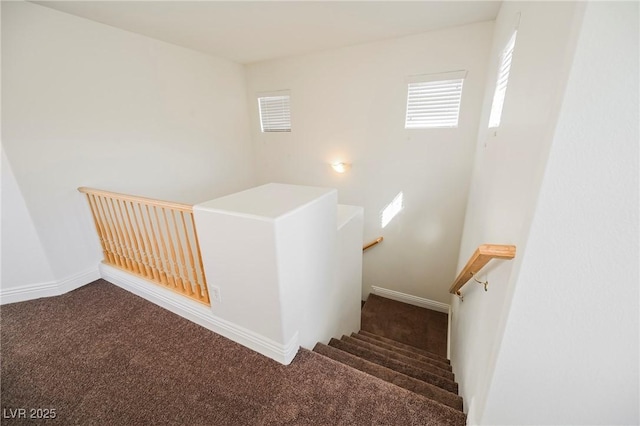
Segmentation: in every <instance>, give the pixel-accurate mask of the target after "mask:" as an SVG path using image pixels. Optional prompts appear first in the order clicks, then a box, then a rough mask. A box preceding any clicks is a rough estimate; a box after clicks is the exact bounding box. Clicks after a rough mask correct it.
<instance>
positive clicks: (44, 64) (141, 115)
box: [2, 2, 253, 286]
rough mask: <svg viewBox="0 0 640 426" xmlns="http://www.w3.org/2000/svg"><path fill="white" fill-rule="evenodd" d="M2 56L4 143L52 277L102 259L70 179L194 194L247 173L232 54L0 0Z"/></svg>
mask: <svg viewBox="0 0 640 426" xmlns="http://www.w3.org/2000/svg"><path fill="white" fill-rule="evenodd" d="M2 62H3V69H2V88H3V91H2V103H3V110H2V123H3V128H2V143H3V147H4V150H5V152H6V155H7V158H8V161H9V163H10V164H11V166H12V168H13V173H14V175H15V179H16V182H17V185H18V188H19V190H20V192H21V194H22V196H23V197H24V202H25V205H26V208H27V209H28V211H29V213H30V214H31V218H32V220H33V225H34V227H35V230H36V232H37V234H38V237H39V239H40V241H41V243H42V248H43V250H44V252H45V254H46V256H47V257H48V259H49V262H50V265H51V269H52V271H53V274H54V276H55V277H56V279H58V280H60V279H64V278H65V277H68V276H70V275H73V274H75V273H77V272H78V271H83V270H86V269H87V268H94V269H95V268H96V267H97V264H98V262H99V260H100V252H99V245H98V243H97V238H96V237H95V235H94V234H95V231H94V229H93V224H92V222H91V218H90V215H89V211H88V209H87V207H86V205H85V204H86V201H85V200H84V198H83V197H82V196H81V195H80V194H79V193H78V192H77V191H76V188H77V187H78V186H81V185H84V186H92V187H97V188H102V189H109V190H115V191H119V192H127V193H132V194H138V195H145V196H150V197H157V198H163V199H170V200H174V201H182V202H187V203H195V202H199V201H203V200H206V199H210V198H213V197H216V196H220V195H223V194H226V193H231V192H234V191H237V190H239V189H244V188H246V187H249V186H251V185H252V184H253V170H252V165H251V161H252V149H251V143H250V133H249V123H248V116H247V105H246V92H245V83H244V70H243V67H242V66H240V65H238V64H235V63H232V62H229V61H226V60H222V59H217V58H214V57H211V56H207V55H204V54H201V53H197V52H194V51H190V50H187V49H184V48H181V47H177V46H174V45H171V44H167V43H164V42H160V41H157V40H153V39H150V38H147V37H143V36H140V35H137V34H133V33H129V32H126V31H123V30H119V29H115V28H113V27H109V26H106V25H102V24H98V23H95V22H92V21H88V20H85V19H82V18H78V17H75V16H72V15H68V14H65V13H61V12H58V11H54V10H52V9H49V8H45V7H41V6H38V5H35V4H31V3H26V2H2ZM9 208H11V209H12V210H13V206H9ZM16 208H18V207H16ZM10 214H12V215H16V214H19V212H18V211H17V210H15V211H12V213H10ZM15 226H18V225H15ZM27 232H28V229H27V228H24V229H23V228H19V229H16V232H15V233H16V234H17V235H21V234H26V233H27ZM2 238H3V241H2V244H3V247H4V253H3V269H5V268H11V267H12V266H13V265H10V264H8V263H7V261H6V260H8V259H10V258H11V255H7V251H9V250H12V249H11V247H12V246H13V241H8V240H7V239H8V238H9V235H8V234H5V233H4V232H3V234H2ZM16 273H17V272H16ZM14 275H15V274H14V273H13V272H12V273H11V276H14ZM4 285H12V284H11V283H5V282H4V280H3V286H4Z"/></svg>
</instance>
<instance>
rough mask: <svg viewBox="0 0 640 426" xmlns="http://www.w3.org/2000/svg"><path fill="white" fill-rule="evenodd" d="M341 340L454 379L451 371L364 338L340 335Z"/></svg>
mask: <svg viewBox="0 0 640 426" xmlns="http://www.w3.org/2000/svg"><path fill="white" fill-rule="evenodd" d="M341 340H343V341H345V342H347V343H351V344H353V345H358V346H362V347H363V348H365V349H368V350H370V351H374V352H378V353H379V354H381V355H384V356H386V357H387V358H392V359H395V360H398V361H402V362H404V363H405V364H408V365H411V366H413V367H417V368H419V369H421V370H424V371H428V372H430V373H433V374H436V375H438V376H441V377H444V378H445V379H448V380H451V381H455V378H454V376H453V373H452V372H451V371H449V370H445V369H442V368H440V367H438V366H436V365H433V364H429V363H426V362H422V361H421V360H419V359H417V358H414V357H410V356H407V355H403V354H401V353H398V352H395V351H393V350H389V349H385V348H383V347H381V346H378V345H375V344H371V343H369V342H365V341H364V340H360V339H356V338H353V337H349V336H342V339H341Z"/></svg>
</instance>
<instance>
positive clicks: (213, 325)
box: [100, 263, 300, 365]
mask: <svg viewBox="0 0 640 426" xmlns="http://www.w3.org/2000/svg"><path fill="white" fill-rule="evenodd" d="M100 274H101V276H102V278H104V279H105V280H107V281H109V282H110V283H112V284H115V285H117V286H118V287H121V288H123V289H125V290H127V291H129V292H131V293H133V294H135V295H137V296H140V297H142V298H143V299H146V300H148V301H149V302H151V303H154V304H156V305H158V306H160V307H162V308H164V309H167V310H169V311H171V312H173V313H174V314H176V315H180V316H181V317H183V318H186V319H188V320H189V321H192V322H194V323H196V324H198V325H200V326H202V327H204V328H207V329H209V330H211V331H213V332H215V333H218V334H220V335H222V336H224V337H226V338H228V339H230V340H233V341H234V342H236V343H239V344H241V345H243V346H245V347H247V348H249V349H252V350H254V351H256V352H258V353H260V354H262V355H264V356H266V357H269V358H271V359H273V360H275V361H277V362H279V363H281V364H284V365H288V364H289V363H291V361H293V358H294V357H295V356H296V354H297V353H298V348H299V347H300V346H299V343H298V334H297V333H296V334H295V335H294V336H293V338H291V339H290V340H289V342H287V343H286V344H281V343H278V342H275V341H273V340H271V339H269V338H267V337H264V336H262V335H260V334H257V333H255V332H253V331H251V330H248V329H246V328H243V327H241V326H239V325H237V324H234V323H231V322H229V321H226V320H224V319H222V318H220V317H217V316H216V315H214V314H213V312H212V311H211V308H209V307H208V306H205V305H203V304H201V303H198V302H196V301H192V300H189V299H187V298H185V297H181V296H179V295H177V294H176V293H174V292H172V291H170V290H167V289H164V288H162V287H160V286H159V285H157V284H154V283H152V282H149V281H147V280H145V279H144V278H139V277H136V276H135V275H131V274H129V273H126V272H124V271H121V270H120V269H117V268H114V267H112V266H109V265H105V264H104V263H103V264H100Z"/></svg>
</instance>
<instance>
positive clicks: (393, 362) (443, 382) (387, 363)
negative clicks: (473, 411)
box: [329, 339, 458, 394]
mask: <svg viewBox="0 0 640 426" xmlns="http://www.w3.org/2000/svg"><path fill="white" fill-rule="evenodd" d="M329 346H333V347H334V348H338V349H341V350H344V351H345V352H349V353H351V354H353V355H356V356H358V357H360V358H364V359H366V360H368V361H371V362H373V363H375V364H378V365H382V366H384V367H387V368H390V369H392V370H394V371H396V372H398V373H402V374H405V375H407V376H410V377H413V378H415V379H418V380H422V381H423V382H427V383H431V384H433V385H435V386H438V387H440V388H442V389H445V390H447V391H449V392H452V393H455V394H457V393H458V384H457V383H455V382H454V381H452V380H448V379H446V378H444V377H442V376H439V375H437V374H433V373H431V372H429V371H424V370H422V369H420V368H417V367H414V366H411V365H409V364H406V363H404V362H402V361H398V360H397V359H393V358H389V357H386V356H385V355H382V354H380V353H379V352H376V351H372V350H369V349H366V348H364V347H362V346H358V345H354V344H351V343H348V342H345V341H343V340H338V339H331V340H330V342H329Z"/></svg>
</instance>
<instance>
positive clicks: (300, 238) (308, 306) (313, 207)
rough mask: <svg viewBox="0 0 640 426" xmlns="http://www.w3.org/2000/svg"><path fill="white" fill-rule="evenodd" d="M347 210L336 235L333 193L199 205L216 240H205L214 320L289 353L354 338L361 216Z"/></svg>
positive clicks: (276, 194) (277, 191) (255, 192)
mask: <svg viewBox="0 0 640 426" xmlns="http://www.w3.org/2000/svg"><path fill="white" fill-rule="evenodd" d="M346 208H347V206H343V208H342V210H343V213H344V210H345V209H346ZM348 208H350V209H351V214H350V215H349V216H350V218H349V219H348V220H346V222H345V223H344V224H343V227H342V228H341V229H338V226H337V191H336V190H335V189H329V188H319V187H309V186H300V185H283V184H274V183H271V184H266V185H262V186H259V187H256V188H252V189H249V190H246V191H242V192H239V193H236V194H232V195H228V196H225V197H222V198H218V199H215V200H211V201H208V202H205V203H202V204H198V205H196V206H195V207H194V214H195V220H196V225H197V227H198V230H199V233H200V234H203V235H215V238H211V239H208V240H205V241H203V240H202V239H201V251H202V259H203V263H204V268H205V271H206V274H207V282H208V286H209V289H210V293H212V291H213V289H216V290H217V294H219V295H220V297H219V298H218V299H216V298H214V297H212V298H211V299H212V301H211V311H212V313H213V314H214V315H216V316H218V317H219V318H222V319H223V320H225V321H227V322H229V323H232V324H234V325H236V326H238V327H242V328H243V329H246V330H249V331H250V332H252V333H255V334H257V335H259V336H262V337H264V338H266V339H269V340H271V341H274V342H276V343H277V344H279V345H282V346H286V347H289V346H290V345H291V344H292V342H293V343H295V344H296V345H297V344H298V343H299V344H300V345H301V346H303V347H305V348H307V349H312V348H313V346H314V345H315V344H316V343H317V342H318V341H328V340H329V339H330V338H331V337H332V336H336V335H339V334H340V333H341V332H342V333H351V332H355V331H357V330H358V329H359V313H360V285H361V283H360V281H359V280H358V278H359V277H360V271H361V262H362V246H361V238H362V220H361V219H362V210H361V208H357V207H353V206H348ZM339 243H340V244H341V246H340V247H338V244H339ZM355 253H357V256H354V254H355ZM339 256H340V261H338V257H339ZM296 349H297V346H296ZM257 350H260V348H257ZM263 353H264V352H263ZM265 354H267V353H265ZM293 354H295V351H294V352H293ZM289 361H290V360H289Z"/></svg>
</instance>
